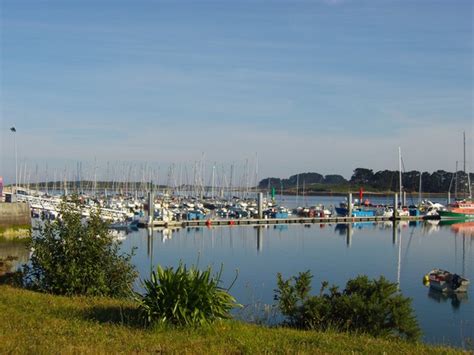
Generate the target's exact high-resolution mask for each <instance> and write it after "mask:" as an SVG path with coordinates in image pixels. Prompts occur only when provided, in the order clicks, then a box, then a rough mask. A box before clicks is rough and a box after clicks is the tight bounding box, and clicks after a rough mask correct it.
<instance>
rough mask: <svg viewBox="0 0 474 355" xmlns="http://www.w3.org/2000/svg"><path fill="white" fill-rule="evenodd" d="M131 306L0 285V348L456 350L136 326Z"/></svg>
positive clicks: (282, 333)
mask: <svg viewBox="0 0 474 355" xmlns="http://www.w3.org/2000/svg"><path fill="white" fill-rule="evenodd" d="M136 310H137V309H136V305H135V304H134V303H131V302H128V301H119V300H113V299H107V298H85V297H71V298H68V297H62V296H52V295H47V294H41V293H36V292H31V291H26V290H23V289H17V288H12V287H10V286H6V285H2V286H0V353H2V354H3V353H12V354H13V353H14V354H18V353H20V354H21V353H34V354H50V353H57V352H61V353H150V352H153V353H162V352H165V353H180V354H182V353H189V354H195V353H199V354H207V353H209V354H219V353H221V354H223V353H226V354H241V353H246V354H254V353H298V354H306V353H307V354H315V353H316V354H317V353H342V352H344V353H348V352H357V353H367V354H374V353H380V354H381V353H396V354H400V353H417V354H433V353H440V354H441V353H444V354H448V353H457V352H458V351H457V350H455V349H451V348H447V347H432V346H427V345H423V344H411V343H406V342H403V341H398V340H391V341H388V340H381V339H375V338H373V337H369V336H355V335H348V334H344V333H332V332H313V331H298V330H293V329H285V328H273V329H272V328H267V327H262V326H257V325H250V324H245V323H241V322H237V321H222V322H217V323H215V324H213V325H212V326H210V327H206V328H200V329H193V328H184V329H165V328H156V329H144V328H142V326H141V324H140V321H139V320H138V318H137V312H136Z"/></svg>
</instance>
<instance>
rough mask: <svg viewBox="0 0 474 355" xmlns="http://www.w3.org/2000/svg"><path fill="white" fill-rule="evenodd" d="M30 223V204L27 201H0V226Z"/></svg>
mask: <svg viewBox="0 0 474 355" xmlns="http://www.w3.org/2000/svg"><path fill="white" fill-rule="evenodd" d="M24 225H31V212H30V206H29V205H28V204H27V203H22V202H17V203H1V202H0V227H15V226H24Z"/></svg>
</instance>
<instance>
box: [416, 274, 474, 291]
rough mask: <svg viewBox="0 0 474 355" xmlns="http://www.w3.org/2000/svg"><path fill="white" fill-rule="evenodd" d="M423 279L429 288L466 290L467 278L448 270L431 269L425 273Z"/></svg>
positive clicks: (467, 285)
mask: <svg viewBox="0 0 474 355" xmlns="http://www.w3.org/2000/svg"><path fill="white" fill-rule="evenodd" d="M424 281H425V282H426V283H429V285H430V288H431V289H433V290H436V291H440V292H467V288H468V287H469V280H468V279H466V278H465V277H462V276H460V275H458V274H452V273H450V272H449V271H446V270H441V269H433V270H431V271H430V272H429V273H428V274H426V275H425V277H424Z"/></svg>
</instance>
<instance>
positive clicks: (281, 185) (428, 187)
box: [258, 168, 474, 193]
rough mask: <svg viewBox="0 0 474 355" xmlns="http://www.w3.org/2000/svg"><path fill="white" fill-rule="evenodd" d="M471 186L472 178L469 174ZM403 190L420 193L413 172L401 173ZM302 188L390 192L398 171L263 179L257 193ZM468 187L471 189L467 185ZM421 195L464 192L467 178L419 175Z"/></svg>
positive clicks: (396, 187)
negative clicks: (423, 193)
mask: <svg viewBox="0 0 474 355" xmlns="http://www.w3.org/2000/svg"><path fill="white" fill-rule="evenodd" d="M469 177H470V181H471V184H472V182H473V179H474V174H473V173H470V174H469ZM402 185H403V190H404V191H406V192H417V191H419V190H420V172H419V171H416V170H412V171H407V172H403V173H402ZM303 186H304V187H305V188H306V189H307V191H311V190H329V189H330V187H331V186H338V187H343V186H347V187H353V188H359V187H363V188H364V189H366V190H374V191H393V192H396V191H398V190H399V171H398V170H381V171H377V172H375V173H374V171H373V170H372V169H366V168H357V169H355V170H354V173H353V174H352V176H351V178H350V179H349V180H347V179H345V178H344V177H343V176H341V175H322V174H319V173H301V174H296V175H292V176H290V177H289V178H288V179H280V178H274V177H271V178H265V179H263V180H261V181H260V183H259V185H258V187H259V188H260V189H271V188H275V189H277V190H279V189H285V190H287V189H293V188H296V187H298V188H299V189H301V188H302V187H303ZM471 186H472V185H471ZM421 190H422V192H435V193H436V192H448V191H450V192H456V191H458V192H467V191H468V176H467V173H464V172H463V171H458V172H457V173H452V172H447V171H444V170H436V171H434V172H433V173H431V174H430V173H429V172H422V173H421Z"/></svg>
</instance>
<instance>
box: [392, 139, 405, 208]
mask: <svg viewBox="0 0 474 355" xmlns="http://www.w3.org/2000/svg"><path fill="white" fill-rule="evenodd" d="M398 179H399V187H400V195H399V196H400V205H401V201H402V190H403V185H402V148H400V147H398ZM394 208H398V206H394Z"/></svg>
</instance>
